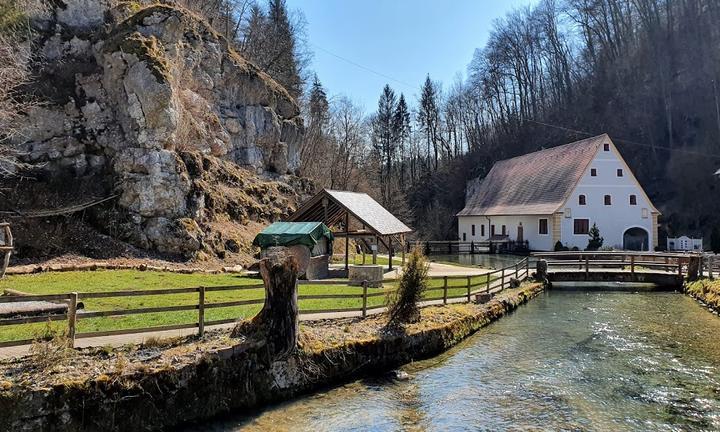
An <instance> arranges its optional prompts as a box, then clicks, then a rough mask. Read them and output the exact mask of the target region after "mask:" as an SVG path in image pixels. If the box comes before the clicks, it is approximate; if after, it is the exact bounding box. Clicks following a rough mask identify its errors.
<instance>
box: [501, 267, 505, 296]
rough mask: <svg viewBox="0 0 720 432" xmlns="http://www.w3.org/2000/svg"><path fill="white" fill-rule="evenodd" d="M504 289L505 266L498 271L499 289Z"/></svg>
mask: <svg viewBox="0 0 720 432" xmlns="http://www.w3.org/2000/svg"><path fill="white" fill-rule="evenodd" d="M504 289H505V267H503V269H502V271H501V272H500V291H502V290H504Z"/></svg>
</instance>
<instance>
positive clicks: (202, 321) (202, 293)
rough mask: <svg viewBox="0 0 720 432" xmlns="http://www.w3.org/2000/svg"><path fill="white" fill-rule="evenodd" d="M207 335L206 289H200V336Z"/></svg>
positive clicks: (202, 287)
mask: <svg viewBox="0 0 720 432" xmlns="http://www.w3.org/2000/svg"><path fill="white" fill-rule="evenodd" d="M204 335H205V287H204V286H201V287H199V288H198V336H200V337H203V336H204Z"/></svg>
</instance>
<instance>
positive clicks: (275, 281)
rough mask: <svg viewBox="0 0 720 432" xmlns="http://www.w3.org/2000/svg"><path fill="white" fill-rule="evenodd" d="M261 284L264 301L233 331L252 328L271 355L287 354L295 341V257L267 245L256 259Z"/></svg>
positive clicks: (274, 356)
mask: <svg viewBox="0 0 720 432" xmlns="http://www.w3.org/2000/svg"><path fill="white" fill-rule="evenodd" d="M260 275H261V276H262V279H263V283H264V284H265V304H264V305H263V308H262V309H261V310H260V312H259V313H258V314H257V315H256V316H255V317H254V318H253V319H252V320H251V321H250V322H249V323H248V322H245V323H241V324H240V325H238V327H236V329H235V332H234V334H235V335H237V334H246V333H248V332H256V333H257V334H258V336H260V335H262V336H263V337H264V338H265V343H266V344H267V347H268V351H269V355H270V357H271V358H273V359H278V358H283V357H285V356H287V355H288V354H290V353H291V352H292V351H293V350H295V348H296V347H297V344H298V328H299V326H300V323H299V314H298V299H297V278H298V262H297V259H296V258H295V257H294V256H293V255H292V253H291V252H290V251H289V250H288V248H286V247H271V248H268V250H267V253H266V256H265V258H263V259H262V260H261V261H260Z"/></svg>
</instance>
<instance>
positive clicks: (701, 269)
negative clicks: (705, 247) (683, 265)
mask: <svg viewBox="0 0 720 432" xmlns="http://www.w3.org/2000/svg"><path fill="white" fill-rule="evenodd" d="M704 265H705V254H703V253H702V252H700V277H701V278H702V277H703V275H704V274H705V272H704V271H703V266H704Z"/></svg>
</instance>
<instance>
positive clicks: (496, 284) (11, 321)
mask: <svg viewBox="0 0 720 432" xmlns="http://www.w3.org/2000/svg"><path fill="white" fill-rule="evenodd" d="M529 274H530V259H529V258H525V259H523V260H521V261H518V262H517V263H516V264H514V265H511V266H508V267H505V268H502V269H499V270H494V271H492V272H489V273H486V274H482V275H472V276H462V275H458V276H432V277H428V281H429V285H430V286H429V287H428V288H427V290H426V298H425V299H424V300H423V304H433V303H440V302H441V303H442V304H448V302H450V301H455V300H458V299H465V301H468V302H469V301H471V300H472V296H473V295H477V294H480V293H498V292H500V291H502V290H503V289H505V288H507V287H508V286H509V285H510V284H511V283H512V280H513V279H516V280H518V281H522V280H524V279H526V278H527V277H528V276H529ZM398 281H399V280H398V279H387V280H384V281H383V283H385V284H395V283H397V282H398ZM438 281H441V282H442V284H441V286H433V285H434V284H435V283H437V282H438ZM457 281H463V282H462V283H460V284H458V283H457ZM307 284H312V285H327V286H342V287H346V286H350V284H349V282H348V281H338V280H329V281H299V284H298V285H299V289H302V287H303V285H307ZM261 288H264V285H263V284H253V285H228V286H213V287H203V286H200V287H191V288H164V289H154V290H123V291H113V292H87V293H83V292H72V293H65V294H43V295H10V296H0V304H2V303H13V302H31V301H50V302H62V303H66V304H68V310H67V313H47V314H43V315H40V316H28V317H14V318H5V319H0V327H3V326H9V325H19V324H31V323H40V322H48V321H63V320H67V334H68V338H69V340H70V343H71V344H73V345H74V341H75V339H81V338H90V337H98V336H114V335H125V334H137V333H149V332H156V331H166V330H182V329H191V328H197V329H198V335H200V336H202V335H203V334H204V332H205V327H207V326H211V325H220V324H229V323H233V322H236V321H237V318H232V319H218V320H207V319H206V317H205V311H206V310H208V309H218V308H228V307H237V306H248V305H262V304H264V302H265V299H264V298H257V299H246V300H236V301H225V302H214V303H208V302H206V300H207V299H206V294H207V293H209V292H221V291H245V290H257V289H261ZM357 288H361V289H362V293H357V294H347V293H331V294H299V295H298V301H302V300H347V299H355V300H359V302H360V304H361V306H357V307H345V308H342V307H340V308H327V309H303V308H302V307H301V308H300V312H301V314H302V315H310V314H328V313H343V312H345V313H347V312H352V313H360V315H361V316H362V317H366V316H367V315H368V313H369V312H371V311H372V312H375V311H379V310H383V309H384V307H385V306H384V305H371V304H370V303H369V302H368V300H369V299H373V298H377V297H381V296H388V295H392V294H393V293H395V292H397V288H389V289H385V288H370V287H369V286H368V282H363V283H362V285H361V286H360V287H357ZM458 291H461V292H460V293H458ZM438 292H442V295H441V296H437V297H435V296H433V295H429V296H427V294H433V293H438ZM195 293H196V294H197V296H198V297H197V301H196V302H194V303H192V304H182V305H171V306H158V307H143V308H126V309H116V310H102V311H88V312H83V313H78V304H79V302H80V301H81V300H88V299H106V298H126V297H143V296H165V295H176V294H195ZM263 297H264V291H263ZM180 311H197V320H196V321H195V322H191V323H179V324H172V325H163V326H151V327H143V328H130V329H117V330H106V331H94V332H85V333H79V332H77V324H78V321H81V320H85V319H90V318H104V317H122V316H130V315H139V314H150V313H163V312H180ZM32 342H33V339H23V340H13V341H6V342H0V348H3V347H10V346H18V345H27V344H30V343H32Z"/></svg>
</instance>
